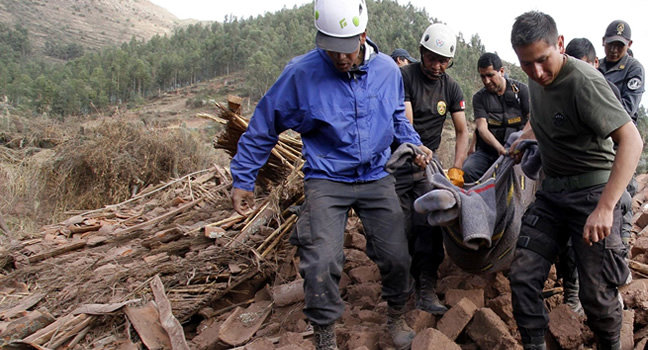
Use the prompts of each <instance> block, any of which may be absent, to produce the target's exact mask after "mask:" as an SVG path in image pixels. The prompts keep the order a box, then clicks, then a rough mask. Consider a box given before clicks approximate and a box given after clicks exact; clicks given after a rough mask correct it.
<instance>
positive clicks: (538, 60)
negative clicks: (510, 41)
mask: <svg viewBox="0 0 648 350" xmlns="http://www.w3.org/2000/svg"><path fill="white" fill-rule="evenodd" d="M514 50H515V53H516V54H517V56H518V60H519V61H520V67H521V68H522V70H523V71H524V73H526V75H528V76H529V78H530V79H531V80H533V81H535V82H536V83H538V84H540V85H541V86H547V85H549V84H551V83H552V82H553V81H554V79H556V76H557V75H558V72H560V69H561V68H562V65H563V61H564V56H563V53H564V52H565V41H564V38H563V36H562V35H561V36H559V37H558V42H557V43H556V44H555V45H549V44H547V43H546V42H545V41H544V40H538V41H536V42H533V43H531V44H529V45H526V46H519V47H515V48H514Z"/></svg>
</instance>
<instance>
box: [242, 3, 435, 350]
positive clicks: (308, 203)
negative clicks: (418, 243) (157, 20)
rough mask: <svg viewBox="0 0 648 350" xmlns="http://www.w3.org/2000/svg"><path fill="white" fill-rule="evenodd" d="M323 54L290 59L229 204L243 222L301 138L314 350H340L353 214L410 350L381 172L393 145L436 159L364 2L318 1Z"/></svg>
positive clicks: (261, 112) (391, 320)
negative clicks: (373, 32)
mask: <svg viewBox="0 0 648 350" xmlns="http://www.w3.org/2000/svg"><path fill="white" fill-rule="evenodd" d="M314 15H315V27H316V28H317V35H316V38H315V42H316V45H317V48H316V49H314V50H312V51H310V52H308V53H306V54H304V55H302V56H298V57H295V58H293V59H292V60H291V61H290V62H289V63H288V64H287V65H286V67H285V68H284V70H283V72H282V73H281V75H280V76H279V78H278V79H277V81H276V82H275V83H274V84H273V86H272V87H271V88H270V89H269V90H268V92H267V93H266V94H265V96H263V98H262V99H261V100H260V101H259V104H258V105H257V107H256V110H255V111H254V115H253V116H252V118H251V120H250V124H249V126H248V129H247V130H246V131H245V133H244V134H243V135H242V136H241V139H240V140H239V143H238V152H237V153H236V155H235V156H234V157H233V159H232V162H231V166H230V168H231V172H232V178H233V186H232V187H233V188H232V193H231V197H232V204H233V207H234V209H235V210H236V211H237V212H239V213H241V214H243V215H244V214H245V213H246V212H247V211H248V210H249V209H251V208H252V207H253V205H254V193H253V191H254V182H255V179H256V176H257V173H258V171H259V168H260V167H261V166H262V165H263V164H264V163H265V162H266V160H267V159H268V156H269V155H270V152H271V149H272V148H273V147H274V145H275V144H276V142H277V140H278V136H279V134H280V133H281V132H283V131H284V130H287V129H292V130H294V131H296V132H298V133H300V134H301V136H302V142H303V157H304V158H305V160H306V162H305V164H304V168H303V172H304V194H305V200H304V204H303V205H302V209H301V213H300V216H299V220H298V222H297V225H296V230H295V231H294V233H293V235H292V236H291V238H290V241H291V243H293V244H295V245H296V246H297V247H298V254H299V257H300V263H299V269H300V273H301V275H302V276H303V278H304V294H305V306H304V314H305V315H306V317H307V318H308V320H309V321H310V323H311V324H312V325H313V331H314V341H315V347H316V349H317V350H324V349H326V350H329V349H337V345H336V339H335V322H336V320H337V319H339V318H340V316H341V315H342V313H343V311H344V302H343V301H342V298H341V297H340V292H339V282H340V277H341V274H342V268H343V263H344V252H343V242H344V229H345V226H346V222H347V217H348V213H349V210H350V209H353V210H354V211H355V212H356V213H357V214H358V216H359V217H360V219H361V220H362V223H363V225H364V229H365V236H366V238H367V248H366V252H367V255H368V256H369V257H370V258H371V259H372V260H373V261H374V262H376V263H377V265H378V268H379V269H380V273H381V277H382V296H383V298H384V299H385V300H386V301H387V304H388V311H387V313H388V320H387V329H388V334H390V335H391V338H392V340H393V342H394V345H396V347H397V348H399V349H402V348H408V347H409V346H410V343H411V341H412V338H413V337H414V335H415V334H414V331H413V330H412V329H411V328H410V327H408V326H407V324H406V323H405V320H404V318H403V315H404V313H405V311H406V310H405V303H406V302H407V300H408V299H409V297H410V295H411V292H412V285H413V283H412V279H411V277H410V275H409V268H410V262H411V258H410V256H409V254H408V252H407V238H406V236H405V232H404V229H403V228H404V222H403V213H402V211H401V209H400V206H399V201H398V197H397V195H396V191H395V189H394V178H393V177H392V176H391V175H389V174H388V173H387V172H386V171H385V169H384V166H385V164H386V162H387V160H388V159H389V157H390V154H391V151H390V144H391V143H392V140H394V139H396V140H397V141H398V142H400V143H404V142H408V143H411V144H414V145H419V148H420V149H421V151H422V152H423V153H424V154H426V155H427V156H418V157H417V158H416V161H417V162H418V164H419V166H422V167H423V166H425V164H426V162H427V161H429V160H430V159H431V157H432V152H431V151H430V150H429V149H428V148H427V147H425V146H423V145H422V143H421V140H420V138H419V136H418V135H417V134H416V132H415V131H414V129H413V128H412V126H411V124H410V123H409V122H408V120H407V118H406V117H405V106H404V104H403V95H404V92H403V87H402V86H403V85H402V84H403V83H402V76H401V74H400V72H399V70H398V68H397V66H396V65H395V64H394V62H393V61H392V59H391V58H390V57H389V56H387V55H385V54H383V53H380V52H379V51H378V47H377V46H376V45H375V44H374V43H373V42H371V40H369V39H368V38H367V34H366V31H365V30H366V26H367V21H368V14H367V6H366V3H365V0H317V1H315V4H314Z"/></svg>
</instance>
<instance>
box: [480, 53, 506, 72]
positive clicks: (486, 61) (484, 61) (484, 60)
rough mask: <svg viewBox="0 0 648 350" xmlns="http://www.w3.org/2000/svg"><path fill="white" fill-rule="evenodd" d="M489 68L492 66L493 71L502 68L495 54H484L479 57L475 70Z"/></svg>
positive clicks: (500, 61)
mask: <svg viewBox="0 0 648 350" xmlns="http://www.w3.org/2000/svg"><path fill="white" fill-rule="evenodd" d="M490 66H493V70H500V69H501V68H502V60H501V59H500V58H499V56H497V54H494V53H491V52H486V53H485V54H483V55H481V57H479V60H478V61H477V68H488V67H490Z"/></svg>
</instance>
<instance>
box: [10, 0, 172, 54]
mask: <svg viewBox="0 0 648 350" xmlns="http://www.w3.org/2000/svg"><path fill="white" fill-rule="evenodd" d="M0 23H3V24H6V25H9V26H11V27H13V26H14V25H17V24H20V25H21V26H23V27H24V28H25V29H27V30H28V31H29V33H30V40H31V42H32V45H33V47H34V49H35V51H36V52H37V53H38V52H42V49H43V48H44V46H45V43H46V42H48V41H50V42H54V43H57V44H69V43H78V44H80V45H82V46H83V47H84V48H100V47H105V46H109V45H115V44H120V43H122V42H125V41H129V40H131V38H132V37H133V36H134V37H135V38H137V39H138V40H148V39H150V38H151V37H153V36H154V35H155V34H160V35H163V34H170V33H171V32H172V30H173V28H174V27H176V26H178V25H180V24H183V23H184V22H182V21H180V20H179V19H178V18H177V17H175V16H174V15H172V14H171V13H170V12H169V11H167V10H165V9H163V8H161V7H159V6H157V5H155V4H153V3H151V2H149V1H147V0H20V1H16V0H0Z"/></svg>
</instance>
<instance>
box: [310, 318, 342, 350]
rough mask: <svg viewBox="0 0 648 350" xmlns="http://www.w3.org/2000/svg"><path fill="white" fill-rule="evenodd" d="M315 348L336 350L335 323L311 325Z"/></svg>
mask: <svg viewBox="0 0 648 350" xmlns="http://www.w3.org/2000/svg"><path fill="white" fill-rule="evenodd" d="M313 336H314V340H315V350H338V347H337V343H336V340H335V323H331V324H329V325H325V326H320V325H316V324H314V325H313Z"/></svg>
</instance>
